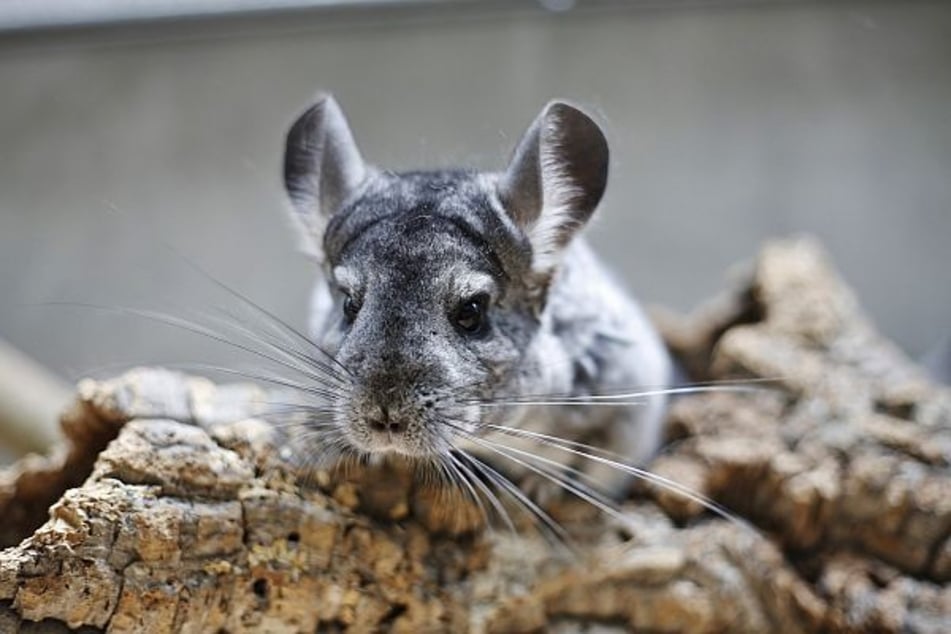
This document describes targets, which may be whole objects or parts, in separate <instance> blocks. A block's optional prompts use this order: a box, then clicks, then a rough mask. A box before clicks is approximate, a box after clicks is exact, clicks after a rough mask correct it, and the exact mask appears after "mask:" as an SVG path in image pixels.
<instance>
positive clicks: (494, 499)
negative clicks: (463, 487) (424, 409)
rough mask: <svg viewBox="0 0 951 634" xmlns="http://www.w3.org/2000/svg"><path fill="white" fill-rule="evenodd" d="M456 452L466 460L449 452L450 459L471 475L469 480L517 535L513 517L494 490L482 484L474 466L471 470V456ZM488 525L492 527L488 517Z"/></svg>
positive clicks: (507, 526) (461, 451)
mask: <svg viewBox="0 0 951 634" xmlns="http://www.w3.org/2000/svg"><path fill="white" fill-rule="evenodd" d="M456 451H459V452H460V453H461V455H462V456H464V457H465V460H462V459H460V458H458V457H457V456H456V455H455V454H453V453H452V452H449V459H450V460H452V461H453V463H455V464H456V466H457V467H458V468H459V469H461V470H462V471H464V472H465V473H467V474H468V475H469V478H470V479H471V480H472V482H473V483H475V485H476V486H477V487H478V488H479V490H480V491H482V494H483V495H484V496H485V497H486V499H488V500H489V504H491V505H492V508H493V509H494V510H495V512H496V513H497V514H498V516H499V518H500V519H501V520H502V521H503V522H504V523H505V526H506V528H508V529H509V531H510V532H511V533H512V534H513V535H515V534H517V533H518V531H517V530H516V529H515V523H514V522H512V517H511V516H510V515H509V514H508V511H506V510H505V507H504V506H503V505H502V502H501V501H500V500H499V498H498V496H497V495H495V494H494V493H493V492H492V490H491V489H489V487H487V486H486V485H485V483H484V482H482V479H481V478H479V476H478V474H477V473H475V472H474V471H473V468H476V467H475V466H474V465H472V468H470V465H467V464H466V462H467V461H469V460H471V458H470V456H469V455H468V454H467V453H466V452H465V451H463V450H461V449H457V450H456ZM470 464H471V463H470ZM486 525H487V526H491V523H490V522H489V520H488V517H486Z"/></svg>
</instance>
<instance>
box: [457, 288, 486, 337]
mask: <svg viewBox="0 0 951 634" xmlns="http://www.w3.org/2000/svg"><path fill="white" fill-rule="evenodd" d="M488 308H489V296H488V295H486V294H484V293H482V294H479V295H476V296H475V297H470V298H469V299H467V300H465V301H463V302H462V303H461V304H459V305H458V306H457V307H456V310H455V311H454V312H453V313H452V322H453V324H454V325H455V326H456V328H457V329H458V330H459V331H460V332H462V333H465V334H467V335H481V334H484V333H485V331H486V328H487V327H488V319H487V317H488V315H487V313H488Z"/></svg>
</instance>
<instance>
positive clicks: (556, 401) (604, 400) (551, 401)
mask: <svg viewBox="0 0 951 634" xmlns="http://www.w3.org/2000/svg"><path fill="white" fill-rule="evenodd" d="M763 389H764V388H762V387H759V386H756V385H745V384H736V385H734V384H727V385H723V384H720V385H689V386H682V387H671V388H663V389H655V390H641V391H634V392H620V393H617V394H590V395H581V396H577V395H576V396H563V397H544V396H542V397H517V398H507V399H500V400H495V399H494V400H491V401H488V400H480V399H470V400H463V401H460V402H461V403H465V404H469V405H476V406H478V407H508V406H511V405H531V406H541V407H545V406H563V405H567V406H573V405H574V406H583V405H592V404H597V405H615V406H621V407H626V406H629V405H640V404H643V403H644V402H645V401H646V399H647V398H649V397H652V396H675V395H681V394H703V393H708V392H740V393H749V392H759V391H762V390H763Z"/></svg>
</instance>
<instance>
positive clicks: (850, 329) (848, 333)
mask: <svg viewBox="0 0 951 634" xmlns="http://www.w3.org/2000/svg"><path fill="white" fill-rule="evenodd" d="M711 306H712V307H709V308H708V309H706V310H703V311H700V312H699V313H697V314H696V315H694V316H692V317H688V318H675V317H672V316H669V315H668V316H665V317H663V318H661V319H660V321H661V323H662V326H663V330H664V332H665V334H666V336H667V338H668V341H669V342H670V343H671V346H672V347H673V349H674V350H676V351H677V353H678V354H680V355H681V356H682V357H683V358H684V359H685V361H686V362H687V365H688V366H689V367H690V368H691V370H692V372H693V373H694V375H695V376H696V377H698V378H699V379H703V380H712V381H720V380H726V379H737V378H738V379H743V380H747V381H749V380H755V379H769V381H767V382H764V383H756V384H754V385H758V386H759V387H760V388H762V389H758V390H755V391H750V392H713V393H705V394H696V395H693V396H687V397H683V398H680V399H679V400H678V401H677V402H676V403H675V404H674V406H673V407H672V409H671V413H670V420H669V437H670V440H671V441H672V442H671V444H670V446H669V448H668V449H667V450H665V451H664V452H663V453H662V455H661V456H659V457H658V458H657V459H656V460H655V461H654V463H653V465H652V469H653V470H654V471H656V472H657V473H659V474H661V475H663V476H665V477H668V478H670V479H672V480H675V481H677V482H681V483H683V484H685V485H687V486H689V487H691V488H694V489H697V490H699V491H700V492H702V493H704V494H705V495H708V496H710V497H711V498H713V499H714V500H716V501H717V502H719V503H721V504H723V505H724V506H726V507H728V508H729V509H730V510H731V512H733V513H735V514H736V515H737V516H739V517H741V518H743V520H744V521H746V522H749V524H750V525H749V526H746V525H744V524H743V523H741V522H732V521H729V520H726V519H723V518H722V517H719V516H717V515H716V514H712V513H710V512H709V511H708V510H706V509H705V508H704V507H703V506H702V505H699V504H697V503H696V502H695V501H692V500H690V499H687V498H684V497H683V496H680V495H677V494H675V493H673V492H671V491H669V490H666V491H665V490H663V489H655V488H652V487H650V486H646V485H642V486H638V487H636V488H635V490H634V491H632V494H631V496H630V498H629V499H628V500H626V501H625V502H623V503H622V505H621V506H620V513H619V517H611V516H608V515H605V514H603V513H600V512H598V511H597V510H596V509H593V508H592V507H591V506H590V505H588V504H586V503H584V502H581V501H578V500H571V499H566V500H561V501H558V502H556V503H555V504H554V506H553V508H552V509H551V513H552V515H553V516H554V517H556V518H557V519H558V520H559V521H561V522H563V525H564V526H565V527H566V529H568V530H569V531H570V532H571V533H572V544H574V546H575V547H576V551H575V552H573V553H569V552H566V551H565V550H564V549H559V548H557V547H556V546H554V545H553V544H552V543H551V542H550V541H549V540H546V539H544V537H543V536H542V535H541V534H540V533H539V531H537V530H533V529H532V525H531V523H529V522H527V521H519V522H518V523H519V527H518V528H519V530H518V531H516V532H515V533H512V532H510V531H506V530H504V529H495V530H486V529H484V528H482V527H481V523H482V522H481V521H480V514H479V513H478V510H477V509H476V508H475V506H474V505H473V504H472V503H471V502H467V501H466V499H465V497H464V496H460V495H456V496H452V495H447V494H446V493H445V491H443V490H441V488H440V487H438V486H434V485H433V484H431V483H427V482H425V481H421V480H419V479H418V478H415V477H414V473H413V470H412V468H411V467H410V466H407V465H405V464H398V463H386V464H382V465H376V466H373V467H358V466H354V467H353V468H351V469H347V470H346V471H344V472H338V473H336V474H327V473H322V472H316V473H312V472H307V471H306V470H303V469H302V467H301V464H302V463H301V461H300V460H297V459H295V455H298V454H299V449H298V445H297V444H295V441H294V439H293V438H291V437H288V436H287V434H285V433H284V428H282V427H277V426H275V425H272V424H270V423H269V422H268V421H266V420H264V419H263V418H262V417H261V408H260V405H261V403H262V402H263V401H265V400H267V397H266V396H264V393H263V392H262V391H261V390H260V389H259V388H256V387H253V386H218V385H215V384H213V383H211V382H210V381H208V380H206V379H201V378H196V377H187V376H183V375H181V374H177V373H173V372H169V371H165V370H160V369H141V370H136V371H133V372H130V373H128V374H126V375H124V376H121V377H118V378H116V379H113V380H110V381H105V382H92V381H84V382H83V383H82V384H81V385H80V387H79V394H78V397H77V400H76V403H75V404H74V406H73V407H72V408H71V409H70V410H69V411H68V412H67V413H66V414H65V415H64V417H63V427H64V432H65V435H66V438H67V443H66V444H65V445H64V446H63V447H62V448H61V449H60V450H58V451H57V452H56V453H54V454H53V455H51V456H50V457H47V458H35V457H34V458H30V459H27V460H24V461H22V462H20V463H18V464H17V465H15V466H14V467H13V468H12V469H10V470H8V471H6V472H3V473H0V517H2V518H4V520H3V522H2V527H3V528H2V530H0V538H2V539H3V541H4V543H5V544H7V545H8V547H7V548H6V549H5V550H3V551H0V632H8V631H9V632H18V631H23V632H27V631H29V632H34V631H61V630H62V629H63V628H64V627H69V628H79V627H85V628H91V629H89V630H84V631H99V630H102V631H108V632H138V631H152V632H168V631H180V632H205V631H212V632H214V631H220V632H242V631H266V632H283V631H287V632H305V631H306V632H342V631H346V632H376V631H390V632H500V633H501V632H535V631H539V632H540V631H554V632H575V631H577V632H581V631H591V630H589V629H585V628H588V627H590V626H592V625H598V626H599V627H600V628H601V629H599V630H598V631H603V632H613V631H618V632H620V631H629V630H636V631H652V632H655V631H656V632H724V631H730V632H767V631H772V632H829V631H832V632H867V631H884V632H934V633H938V632H948V631H951V541H949V536H951V393H949V391H948V390H946V389H942V388H939V387H936V386H935V385H932V384H931V383H929V381H928V380H927V378H926V377H925V375H924V374H923V373H922V372H921V371H920V370H919V369H918V368H917V367H916V366H915V365H914V364H912V363H911V362H909V361H908V360H907V359H906V358H905V357H904V355H902V354H901V353H900V351H898V349H897V348H896V347H895V346H893V345H892V344H890V343H889V342H888V341H886V340H884V339H883V338H882V337H880V336H879V335H878V334H877V333H876V332H875V330H874V328H873V327H872V326H871V324H870V323H869V321H868V320H867V319H866V318H865V317H864V316H863V314H862V312H861V310H860V308H859V306H858V303H857V302H856V300H855V298H854V297H853V295H852V293H851V292H850V291H849V290H848V288H847V287H846V286H845V285H844V284H843V283H842V282H841V280H839V278H838V277H837V276H836V274H835V273H834V272H833V270H832V269H831V267H830V266H829V264H828V262H827V261H826V258H825V256H824V255H823V254H822V252H821V250H820V249H819V248H818V247H817V246H816V245H815V244H814V243H813V242H811V241H809V240H805V239H796V240H787V241H780V242H775V243H772V244H769V245H767V246H766V247H765V248H764V249H763V251H762V253H761V255H760V257H759V258H758V260H757V262H756V264H755V266H754V267H753V270H752V272H751V274H750V276H749V278H748V279H747V280H746V281H745V282H744V283H743V284H742V286H741V287H740V288H739V289H737V290H735V291H734V292H731V293H729V294H728V295H726V296H725V299H721V300H720V301H718V302H716V303H715V304H713V305H711ZM47 509H48V514H47Z"/></svg>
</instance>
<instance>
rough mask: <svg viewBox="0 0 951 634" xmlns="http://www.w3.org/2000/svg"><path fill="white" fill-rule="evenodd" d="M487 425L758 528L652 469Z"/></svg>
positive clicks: (525, 432) (554, 439)
mask: <svg viewBox="0 0 951 634" xmlns="http://www.w3.org/2000/svg"><path fill="white" fill-rule="evenodd" d="M486 427H488V428H490V429H495V430H497V431H500V432H502V433H506V434H510V435H513V436H521V437H527V438H535V439H537V440H538V441H539V442H542V443H543V444H545V445H548V446H550V447H553V448H555V449H558V450H559V451H563V452H567V453H570V454H573V455H576V456H579V457H581V458H584V459H586V460H590V461H593V462H599V463H601V464H605V465H607V466H610V467H612V468H614V469H617V470H619V471H623V472H625V473H628V474H631V475H633V476H636V477H638V478H640V479H642V480H644V481H646V482H649V483H651V484H655V485H657V486H660V487H661V488H665V489H667V490H669V491H673V492H674V493H677V494H679V495H681V496H683V497H684V498H686V499H688V500H690V501H692V502H696V503H697V504H700V505H701V506H703V507H704V508H706V509H708V510H709V511H711V512H713V513H715V514H717V515H719V516H720V517H722V518H723V519H726V520H729V521H731V522H734V523H736V524H737V525H740V526H743V527H745V528H748V529H749V530H752V531H754V532H756V529H755V528H753V526H752V525H750V524H749V523H748V522H746V521H745V520H743V519H742V518H740V517H738V516H737V515H735V514H733V513H731V512H730V511H728V510H727V509H726V508H724V507H723V506H722V505H720V504H718V503H717V502H714V501H713V500H711V499H710V498H708V497H706V496H704V495H702V494H701V493H699V492H697V491H694V490H693V489H691V488H689V487H686V486H684V485H682V484H680V483H679V482H676V481H674V480H671V479H670V478H665V477H664V476H661V475H658V474H656V473H653V472H651V471H648V470H646V469H641V468H639V467H635V466H632V465H629V464H625V463H623V462H618V461H616V460H610V459H608V458H605V457H603V456H598V455H596V454H594V453H590V452H588V451H583V450H580V449H576V448H574V447H572V446H569V445H566V444H563V443H564V441H563V439H561V438H558V437H557V436H550V435H548V434H541V433H538V432H532V431H528V430H524V429H516V428H514V427H505V426H502V425H491V424H490V425H486Z"/></svg>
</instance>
